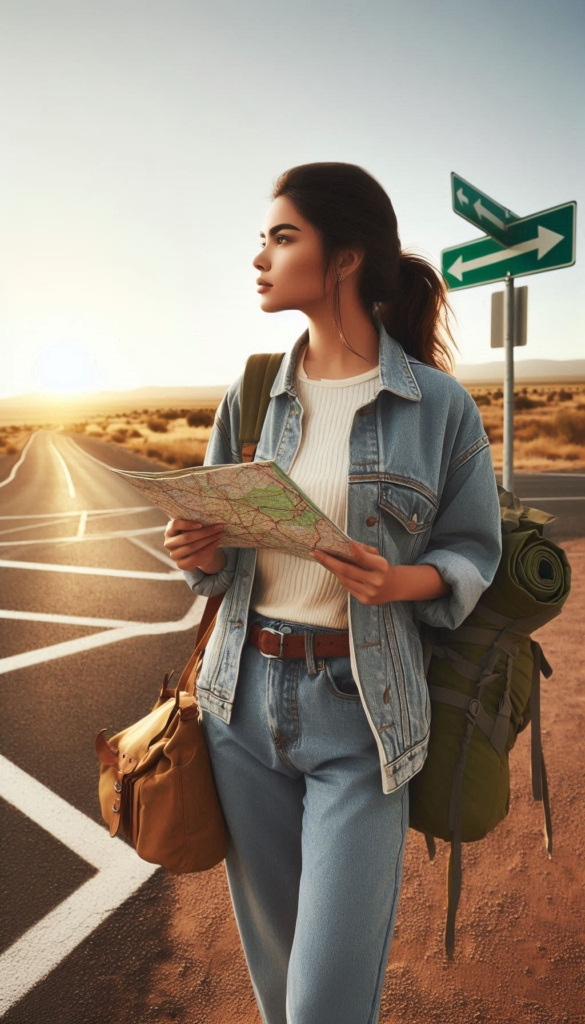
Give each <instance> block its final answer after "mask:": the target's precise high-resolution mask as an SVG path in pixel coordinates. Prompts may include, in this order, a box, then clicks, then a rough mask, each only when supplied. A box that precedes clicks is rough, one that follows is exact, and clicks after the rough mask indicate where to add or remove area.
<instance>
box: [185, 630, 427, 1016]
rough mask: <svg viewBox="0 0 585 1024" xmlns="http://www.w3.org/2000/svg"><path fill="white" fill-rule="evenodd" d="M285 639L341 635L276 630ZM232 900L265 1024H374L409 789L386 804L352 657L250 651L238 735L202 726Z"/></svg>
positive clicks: (231, 729) (212, 722)
mask: <svg viewBox="0 0 585 1024" xmlns="http://www.w3.org/2000/svg"><path fill="white" fill-rule="evenodd" d="M253 621H257V622H259V623H260V625H261V626H262V627H265V626H270V627H272V628H273V629H284V630H285V632H287V633H289V632H290V633H302V632H304V631H305V630H307V631H311V632H313V633H323V632H330V633H339V632H341V630H337V629H326V628H323V627H321V626H313V625H304V624H303V623H300V622H290V621H289V622H282V621H280V620H277V619H269V618H267V617H266V616H264V615H261V614H260V613H258V612H255V611H253V610H250V613H249V617H248V623H247V627H248V629H249V628H250V626H251V624H252V622H253ZM202 727H203V730H204V733H205V737H206V740H207V745H208V749H209V754H210V758H211V763H212V767H213V773H214V777H215V782H216V785H217V790H218V794H219V798H220V800H221V804H222V806H223V810H224V813H225V818H226V822H227V825H228V832H229V843H228V852H227V856H226V859H225V861H224V863H225V868H226V874H227V879H228V885H229V890H230V896H231V900H232V905H233V908H234V914H235V918H236V923H237V926H238V931H239V934H240V938H241V942H242V947H243V950H244V955H245V957H246V962H247V965H248V970H249V973H250V978H251V981H252V987H253V990H254V994H255V997H256V1001H257V1003H258V1008H259V1011H260V1015H261V1018H262V1021H263V1022H264V1024H317V1022H318V1024H376V1022H377V1021H378V1016H379V1012H380V1001H381V997H382V987H383V983H384V975H385V969H386V964H387V961H388V956H389V952H390V943H391V940H392V934H393V931H394V921H395V917H396V910H397V905H398V896H399V890H400V883H401V878H402V863H403V858H404V848H405V844H406V835H407V831H408V782H405V783H404V784H403V785H402V786H400V787H399V788H398V789H396V790H394V791H393V792H392V793H388V794H384V793H383V791H382V784H381V780H380V762H379V758H378V751H377V747H376V741H375V739H374V736H373V734H372V732H371V729H370V726H369V724H368V721H367V719H366V715H365V712H364V710H363V707H362V704H361V698H360V696H359V691H358V690H357V687H356V684H355V682H354V680H353V678H352V672H351V666H350V658H349V655H347V656H343V657H330V658H325V659H318V658H317V659H314V661H313V663H312V664H308V662H307V658H306V657H301V658H283V659H282V660H277V659H275V658H267V657H266V656H265V655H263V654H262V653H261V652H260V651H259V650H258V648H257V647H254V646H253V645H252V644H250V643H246V644H245V646H244V648H243V652H242V658H241V662H240V671H239V676H238V684H237V691H236V697H235V704H234V710H233V714H232V719H231V722H230V723H229V724H228V723H226V722H224V721H223V720H222V719H220V718H218V717H217V716H216V715H213V714H211V712H209V711H207V710H206V711H204V712H203V722H202Z"/></svg>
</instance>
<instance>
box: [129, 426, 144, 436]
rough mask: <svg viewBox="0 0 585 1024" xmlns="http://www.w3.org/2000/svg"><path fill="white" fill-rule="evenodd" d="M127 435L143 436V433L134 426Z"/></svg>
mask: <svg viewBox="0 0 585 1024" xmlns="http://www.w3.org/2000/svg"><path fill="white" fill-rule="evenodd" d="M126 437H142V434H141V433H140V431H139V430H135V429H134V428H132V430H128V431H127V433H126Z"/></svg>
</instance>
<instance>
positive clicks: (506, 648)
mask: <svg viewBox="0 0 585 1024" xmlns="http://www.w3.org/2000/svg"><path fill="white" fill-rule="evenodd" d="M498 493H499V496H500V512H501V525H502V535H503V536H502V556H501V559H500V564H499V566H498V569H497V571H496V575H495V577H494V579H493V581H492V583H491V585H490V586H489V587H488V588H487V590H485V591H484V592H483V594H482V596H481V600H480V601H478V603H477V604H476V606H475V608H474V610H473V611H472V612H471V614H470V615H468V617H467V618H466V619H465V621H464V622H463V623H462V624H461V625H460V626H459V627H458V628H457V629H454V630H448V629H438V628H435V627H431V626H428V625H427V624H426V623H420V632H421V638H422V640H423V651H424V667H425V674H426V676H427V683H428V687H429V694H430V698H431V708H432V710H431V729H430V740H429V749H428V754H427V757H426V760H425V762H424V765H423V767H422V769H421V771H420V772H418V773H417V774H416V775H415V776H414V777H413V778H412V779H411V780H410V784H409V795H410V819H409V824H410V826H411V828H414V829H416V830H417V831H419V832H423V833H424V835H425V839H426V842H427V848H428V851H429V856H430V858H431V860H432V859H433V857H434V856H435V842H434V840H435V838H439V839H443V840H446V841H448V842H450V843H451V850H450V854H449V863H448V867H447V897H448V908H447V923H446V929H445V947H446V950H447V955H448V957H449V959H450V960H452V959H453V950H454V944H455V915H456V912H457V906H458V903H459V897H460V893H461V844H462V843H466V842H474V841H476V840H479V839H483V838H484V837H485V836H486V835H487V834H488V832H491V831H492V829H494V828H495V827H496V825H497V824H498V823H499V822H500V821H502V819H503V818H505V817H506V815H507V813H508V810H509V807H510V773H509V764H508V755H509V752H510V750H511V749H512V747H513V746H514V743H515V742H516V737H517V735H518V733H520V732H522V730H523V729H525V728H526V726H527V725H528V723H529V722H531V723H532V724H531V773H532V794H533V796H534V799H535V800H542V802H543V810H544V834H545V843H546V848H547V851H548V854H549V857H550V855H551V854H552V824H551V817H550V806H549V798H548V786H547V778H546V769H545V764H544V756H543V752H542V742H541V734H540V673H541V672H542V673H543V674H544V675H545V676H546V677H547V678H548V677H549V676H550V675H551V674H552V668H551V666H550V665H549V663H548V661H547V659H546V658H545V656H544V653H543V650H542V648H541V646H540V644H539V643H538V642H537V641H536V640H532V639H531V637H530V635H529V634H530V633H532V632H533V630H535V629H538V628H539V627H540V626H542V625H544V623H545V622H549V621H550V620H551V619H553V618H554V617H555V616H556V615H560V613H561V611H562V609H563V605H564V603H565V601H566V599H567V597H568V596H569V592H570V586H571V568H570V565H569V561H568V559H567V556H566V553H565V552H564V550H563V549H562V548H561V547H559V546H558V545H557V544H554V543H553V542H552V541H551V540H548V539H546V538H545V537H544V532H543V531H544V528H545V526H546V524H548V523H550V522H552V521H553V520H554V519H556V518H557V517H556V516H553V515H550V514H549V513H547V512H542V511H540V510H539V509H534V508H528V507H526V506H524V505H522V503H521V502H520V500H519V499H518V498H517V497H516V495H515V494H513V493H512V492H511V491H507V490H504V488H503V487H500V486H498Z"/></svg>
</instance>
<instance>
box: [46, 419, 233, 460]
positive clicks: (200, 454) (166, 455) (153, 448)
mask: <svg viewBox="0 0 585 1024" xmlns="http://www.w3.org/2000/svg"><path fill="white" fill-rule="evenodd" d="M214 417H215V409H197V410H193V409H156V410H154V411H153V410H152V409H143V410H135V411H134V412H130V413H124V414H122V415H120V414H115V415H110V416H95V417H93V418H92V419H90V420H87V421H86V422H82V423H72V424H68V425H67V427H66V428H64V432H65V433H68V434H69V433H78V434H86V435H87V436H88V437H97V438H99V439H100V440H101V441H109V442H110V443H112V444H117V445H119V446H120V447H122V448H126V449H127V450H128V451H132V452H137V453H138V454H139V455H144V456H145V457H146V458H148V459H152V460H153V461H154V462H166V463H167V464H168V465H169V466H172V467H173V468H174V469H183V468H185V467H188V466H201V465H203V459H204V458H205V450H206V448H207V442H208V441H209V435H210V433H211V428H212V426H213V420H214ZM189 420H191V421H192V422H195V423H200V424H205V425H200V426H190V425H189V422H188V421H189Z"/></svg>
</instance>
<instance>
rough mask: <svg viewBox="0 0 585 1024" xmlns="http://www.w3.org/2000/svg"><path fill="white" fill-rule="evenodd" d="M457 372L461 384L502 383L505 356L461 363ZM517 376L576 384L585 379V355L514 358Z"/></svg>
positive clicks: (530, 380)
mask: <svg viewBox="0 0 585 1024" xmlns="http://www.w3.org/2000/svg"><path fill="white" fill-rule="evenodd" d="M455 376H456V377H457V380H460V381H461V383H462V384H501V383H502V382H503V380H504V360H503V359H502V360H498V361H496V360H492V361H491V362H489V363H459V364H458V365H457V366H456V368H455ZM514 380H515V381H518V382H522V383H523V384H524V383H530V384H538V383H541V384H557V383H558V384H568V383H569V382H571V381H572V382H574V383H575V384H578V383H583V382H584V381H585V359H515V360H514Z"/></svg>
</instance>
